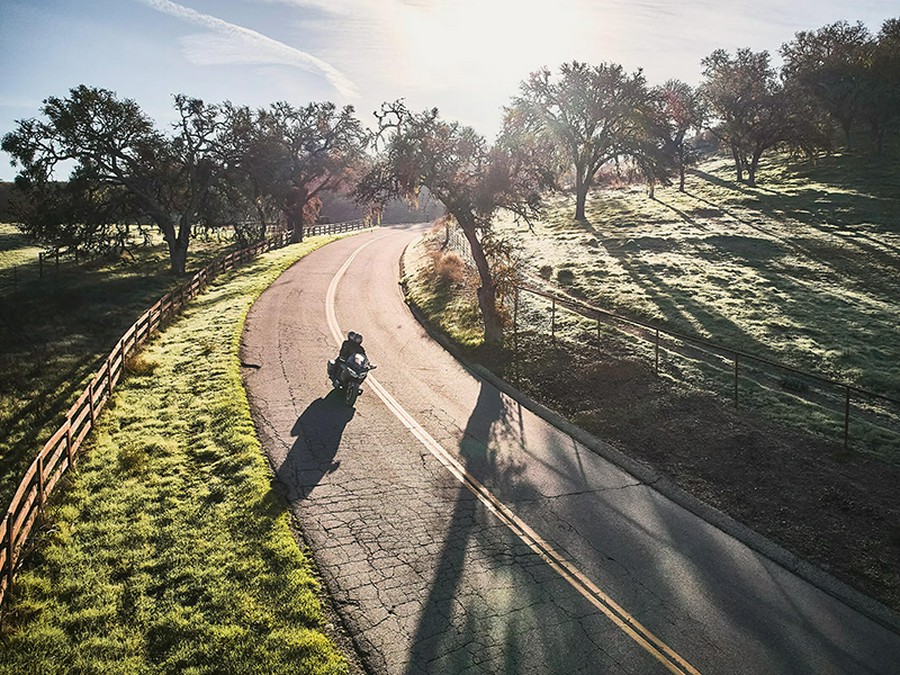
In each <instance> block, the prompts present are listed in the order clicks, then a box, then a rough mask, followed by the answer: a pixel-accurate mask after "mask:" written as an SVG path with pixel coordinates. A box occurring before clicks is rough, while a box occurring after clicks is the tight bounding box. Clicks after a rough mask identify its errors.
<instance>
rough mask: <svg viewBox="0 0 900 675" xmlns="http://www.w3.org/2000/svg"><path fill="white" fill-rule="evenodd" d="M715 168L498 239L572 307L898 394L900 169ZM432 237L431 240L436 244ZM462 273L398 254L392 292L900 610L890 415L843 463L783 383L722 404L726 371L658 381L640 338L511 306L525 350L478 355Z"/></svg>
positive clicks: (537, 391) (676, 475)
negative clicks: (507, 241) (585, 217)
mask: <svg viewBox="0 0 900 675" xmlns="http://www.w3.org/2000/svg"><path fill="white" fill-rule="evenodd" d="M779 167H780V169H779ZM727 168H728V167H727V164H726V163H715V162H714V163H712V164H708V165H705V166H703V167H701V169H700V171H701V172H702V174H701V173H695V174H694V175H693V176H692V177H691V180H690V181H689V183H688V190H689V192H688V194H686V195H679V194H677V193H676V191H675V190H657V200H655V201H654V200H651V199H649V198H648V197H647V195H646V193H645V192H644V191H643V190H641V189H639V188H629V187H624V188H619V189H605V190H598V191H596V192H595V193H594V194H593V195H592V198H591V200H590V202H589V209H590V210H589V214H590V221H589V222H587V223H578V222H575V221H574V220H573V219H572V218H571V208H570V207H571V203H570V202H568V201H566V200H560V202H559V203H557V204H556V205H555V207H556V208H555V209H554V211H553V215H551V217H550V218H548V219H546V220H545V221H543V222H540V223H537V224H536V225H535V228H534V232H533V233H532V232H527V231H522V230H521V229H517V228H516V226H515V225H514V224H513V223H511V222H508V223H500V224H499V231H501V232H504V233H506V234H512V235H513V236H514V238H515V239H516V241H517V242H519V244H520V245H521V248H522V259H523V264H524V266H525V269H526V271H528V272H530V273H531V274H532V276H533V278H536V279H538V280H541V278H542V277H543V278H544V279H546V281H547V282H548V283H549V284H552V285H553V286H556V287H559V288H562V289H563V290H564V291H566V292H568V293H570V294H571V295H573V296H575V297H579V298H583V299H585V300H587V301H590V302H592V303H594V304H597V305H599V306H601V307H603V306H605V307H610V308H613V309H616V310H618V311H619V312H620V313H622V314H625V315H626V316H635V317H638V318H651V319H655V320H657V321H664V322H666V323H668V325H669V326H670V327H672V328H675V329H678V330H682V331H685V332H690V333H693V334H699V335H701V336H706V337H710V338H713V339H715V340H716V341H718V342H720V343H725V344H731V345H734V346H736V347H739V348H741V347H742V348H744V349H746V350H748V351H750V352H752V353H755V354H759V355H760V356H769V357H770V358H774V359H776V360H778V361H781V362H787V363H788V364H794V365H797V366H799V367H801V368H807V369H815V370H820V371H824V373H825V374H827V375H831V376H835V377H841V378H846V379H847V380H848V381H851V382H856V383H858V384H861V385H862V386H868V387H871V388H873V389H875V390H876V391H882V392H884V393H886V394H888V395H893V396H896V395H897V392H898V391H900V389H898V388H900V371H898V367H900V366H898V364H900V351H898V350H900V342H898V341H897V339H896V327H897V325H900V303H898V302H897V298H900V286H898V283H900V276H898V275H897V274H896V273H894V272H893V271H892V270H896V269H898V266H900V230H898V228H897V225H896V223H897V220H896V217H897V216H898V215H900V211H898V208H900V201H898V199H897V198H896V197H895V196H894V195H896V194H897V192H894V191H892V190H891V189H889V186H890V185H893V184H894V183H896V182H897V181H898V180H900V178H898V177H900V172H897V173H891V172H885V171H881V172H876V175H873V173H872V171H871V170H869V171H868V172H867V173H866V174H865V175H866V176H867V180H866V181H858V182H857V183H853V184H852V185H843V184H841V185H839V184H836V183H835V184H832V183H830V182H829V181H836V180H837V179H836V178H835V176H843V175H845V174H846V166H845V167H844V170H843V171H842V170H839V167H837V168H836V167H835V166H833V165H828V166H826V167H825V172H824V173H822V172H818V173H815V174H814V175H812V176H804V175H802V174H801V173H800V172H799V169H795V170H792V171H789V170H788V167H786V166H783V165H779V164H777V163H773V164H770V165H769V166H768V167H767V170H768V171H770V172H775V171H776V170H782V171H785V172H786V176H787V179H786V180H785V181H784V182H783V183H782V184H781V185H780V187H773V186H772V184H770V185H765V184H764V185H763V187H761V188H759V189H758V190H756V191H749V192H747V191H742V189H740V188H738V187H735V186H733V185H730V184H729V177H728V176H727ZM870 169H871V167H870ZM829 176H830V177H829ZM814 181H817V182H814ZM898 187H900V186H898ZM773 193H774V194H773ZM767 195H768V196H767ZM701 198H702V199H703V200H706V202H713V203H714V204H717V206H715V208H714V207H713V206H710V205H709V204H706V203H705V202H703V201H701ZM672 207H674V209H675V210H673V208H672ZM779 210H781V211H784V212H785V213H784V214H781V215H779V213H778V211H779ZM744 221H746V222H744ZM432 238H433V242H434V246H435V247H439V246H440V244H441V242H442V241H443V232H435V233H434V234H433V235H432ZM797 247H801V248H799V249H798V248H797ZM461 265H462V258H460V256H459V254H457V253H456V252H454V251H452V250H451V251H444V252H435V251H434V250H433V249H432V250H428V249H427V248H425V247H424V246H416V247H411V248H410V249H409V251H408V252H407V266H406V268H405V275H406V277H405V279H404V283H405V287H406V288H407V289H408V295H409V298H410V301H411V302H413V303H415V304H416V305H417V306H418V307H419V308H420V309H422V310H423V313H424V314H425V315H426V316H427V317H428V318H429V321H430V322H431V323H432V324H433V325H435V326H436V327H437V328H439V329H440V330H441V331H443V332H444V333H446V334H447V335H448V336H449V337H450V339H452V340H453V341H455V342H456V343H457V344H459V345H460V346H461V347H463V349H464V351H465V353H466V354H467V356H468V357H469V358H471V359H473V360H475V361H479V362H481V363H482V364H483V365H485V366H487V367H489V368H490V369H492V370H493V371H494V372H495V373H496V374H497V375H499V376H500V377H503V378H505V379H506V380H507V381H510V382H511V383H512V384H514V385H515V386H516V387H518V388H519V389H520V390H521V391H523V392H524V393H526V394H527V395H529V396H530V397H532V398H533V399H535V400H537V401H539V402H541V403H543V404H545V405H547V406H549V407H550V408H552V409H554V410H556V411H557V412H558V413H560V414H561V415H563V416H564V417H566V418H567V419H570V420H571V421H572V422H573V423H575V424H577V425H578V426H580V427H582V428H583V429H585V430H586V431H588V432H590V433H592V434H594V435H595V436H597V437H598V438H601V439H603V440H604V441H606V442H608V443H610V444H612V445H613V446H615V447H617V448H618V449H619V450H620V451H622V452H624V453H625V454H627V455H629V456H631V457H632V458H634V459H636V460H638V461H641V462H645V463H647V464H649V465H652V466H654V467H655V468H656V469H657V470H658V471H660V472H661V473H662V474H663V475H666V476H667V477H668V478H670V479H671V480H672V481H673V482H674V483H675V484H676V485H679V486H680V487H681V488H683V489H684V490H686V491H687V492H689V493H691V494H693V495H694V496H696V497H697V498H699V499H700V500H702V501H704V502H705V503H707V504H709V505H711V506H713V507H715V508H717V509H719V510H720V511H723V512H724V513H727V514H728V515H730V516H731V517H733V518H734V519H735V520H737V521H739V522H741V523H743V524H744V525H746V526H747V527H749V528H751V529H753V530H754V531H756V532H758V533H760V534H762V535H763V536H765V537H767V538H768V539H770V540H772V541H775V542H777V543H779V544H780V545H782V546H783V547H784V548H786V549H787V550H789V551H791V552H792V553H794V554H796V555H797V556H799V557H800V558H802V559H804V560H807V561H809V562H811V563H813V564H814V565H816V566H817V567H819V568H821V569H824V570H825V571H828V572H830V573H831V574H832V575H834V576H835V577H837V578H839V579H840V580H842V581H844V582H845V583H847V584H849V585H850V586H853V587H855V588H856V589H857V590H860V591H862V592H863V593H865V594H867V595H869V596H870V597H873V598H876V599H877V600H879V601H881V602H882V603H884V604H885V605H887V606H888V607H890V608H892V609H894V610H895V611H900V572H898V570H900V504H898V502H897V499H896V486H897V485H898V481H900V456H898V454H897V448H898V439H900V436H898V435H897V432H896V420H897V411H896V410H894V411H893V412H892V413H891V414H892V415H893V418H892V420H888V421H889V422H891V423H892V424H893V427H892V430H893V431H892V434H891V435H890V437H884V438H882V437H880V436H879V434H880V433H881V431H880V428H879V429H875V430H874V431H871V430H869V429H866V428H864V425H863V424H861V423H860V422H859V421H857V418H854V419H853V420H851V425H850V435H851V452H850V453H849V454H848V453H845V452H844V451H843V448H842V443H841V440H842V431H843V428H842V419H841V416H840V414H832V413H831V412H829V413H828V414H824V413H823V409H822V408H816V407H813V406H812V405H806V404H804V401H803V400H801V398H800V397H798V396H793V393H792V391H791V389H789V388H788V387H787V386H786V384H794V383H782V384H781V386H780V387H779V386H778V385H777V384H775V385H774V386H768V387H766V389H765V391H761V389H762V387H755V388H754V387H752V385H751V384H749V383H748V382H747V381H746V379H744V380H742V382H741V392H740V397H741V407H740V408H739V409H735V407H734V404H733V398H732V386H733V382H731V381H729V377H728V375H729V373H728V372H727V364H726V370H725V371H724V375H723V377H722V381H719V382H713V379H714V378H715V377H716V374H712V375H710V374H709V373H706V372H702V371H703V368H702V367H701V366H703V364H702V363H698V362H697V361H696V360H694V361H692V360H691V359H686V358H683V357H681V356H678V355H676V356H671V357H670V356H665V357H663V358H661V375H662V376H660V375H657V374H656V373H655V372H654V354H653V346H652V343H644V342H639V341H636V340H635V339H634V338H633V337H631V336H627V335H625V334H624V333H621V332H619V331H617V330H614V329H612V328H608V327H606V326H603V327H602V329H601V334H600V336H599V337H598V332H597V326H596V324H595V323H593V322H589V321H585V320H580V319H579V318H577V317H576V316H575V315H573V314H569V313H567V312H558V313H557V315H556V341H553V340H552V339H551V337H550V312H549V303H545V304H543V305H541V306H537V304H536V303H531V304H529V303H527V302H522V301H520V303H519V307H518V317H519V322H520V323H519V334H518V342H519V347H520V348H519V351H518V352H515V351H514V350H511V349H509V350H504V351H501V352H499V353H495V352H491V353H489V352H487V351H485V350H483V349H481V348H480V346H479V345H480V342H481V340H480V326H479V316H478V315H477V312H475V313H473V309H472V308H473V307H476V306H477V303H476V302H475V301H474V297H475V295H474V294H475V291H474V287H475V286H477V280H473V276H472V274H471V272H470V271H468V270H466V269H461V268H460V266H461ZM463 267H465V266H464V265H463ZM572 374H577V376H576V377H573V376H572ZM720 375H721V374H720ZM802 384H803V383H796V384H795V385H794V386H800V385H802ZM710 385H714V386H710ZM779 389H781V391H779ZM776 398H777V399H778V400H777V401H776ZM838 404H840V401H838ZM854 405H859V404H858V403H855V404H854ZM832 412H833V411H832ZM810 430H814V431H816V432H817V433H809V431H810ZM860 450H865V452H861V451H860ZM885 460H886V461H885Z"/></svg>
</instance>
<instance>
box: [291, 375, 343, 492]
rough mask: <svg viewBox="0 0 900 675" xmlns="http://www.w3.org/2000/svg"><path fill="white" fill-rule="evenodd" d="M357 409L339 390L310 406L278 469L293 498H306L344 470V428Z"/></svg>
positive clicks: (292, 432)
mask: <svg viewBox="0 0 900 675" xmlns="http://www.w3.org/2000/svg"><path fill="white" fill-rule="evenodd" d="M355 413H356V410H355V409H354V408H352V407H350V406H348V405H346V404H345V403H344V401H343V399H342V398H341V396H340V392H338V391H337V390H334V391H331V392H330V393H329V394H328V395H326V396H324V397H321V398H317V399H316V400H315V401H313V402H312V403H310V404H309V406H307V408H306V410H304V411H303V413H302V414H301V415H300V417H298V418H297V421H296V422H295V423H294V426H293V428H292V429H291V436H292V437H294V438H296V440H295V441H294V444H293V445H292V446H291V450H290V452H289V453H288V455H287V457H286V458H285V460H284V463H283V464H282V465H281V467H280V468H279V469H278V479H279V480H280V481H281V483H282V484H283V485H285V486H288V489H289V490H290V491H291V492H293V490H294V489H296V490H297V491H298V493H297V494H292V495H289V498H291V499H294V498H297V497H301V498H306V497H308V496H309V495H310V493H312V491H313V489H315V487H316V486H317V485H318V484H319V481H321V480H322V478H323V477H324V476H325V475H326V474H329V473H332V472H334V471H336V470H337V469H338V467H340V465H341V462H340V460H339V459H335V457H336V456H337V450H338V446H340V444H341V438H342V436H343V435H344V429H345V428H346V426H347V424H348V423H349V422H350V420H351V419H353V415H354V414H355Z"/></svg>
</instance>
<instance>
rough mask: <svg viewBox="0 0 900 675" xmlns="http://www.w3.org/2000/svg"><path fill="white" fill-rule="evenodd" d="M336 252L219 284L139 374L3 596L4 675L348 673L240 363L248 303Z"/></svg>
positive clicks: (136, 368)
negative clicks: (286, 275)
mask: <svg viewBox="0 0 900 675" xmlns="http://www.w3.org/2000/svg"><path fill="white" fill-rule="evenodd" d="M325 241H326V240H324V239H318V240H311V241H310V242H308V243H306V244H303V245H299V246H290V247H287V248H285V249H281V250H279V251H275V252H271V253H269V254H266V255H264V256H262V257H261V258H259V259H258V260H257V261H255V262H253V263H251V264H249V265H248V266H246V267H244V268H242V269H240V270H238V271H237V272H236V273H232V274H228V275H223V276H222V277H220V279H219V280H217V281H216V282H215V283H214V284H213V285H212V287H211V288H210V289H209V290H207V291H206V292H205V293H204V294H203V295H202V296H201V297H200V298H199V299H198V300H196V301H194V302H193V303H191V305H190V306H189V307H188V309H187V311H186V313H185V315H184V317H183V318H182V319H180V320H178V321H177V322H176V323H175V324H173V325H172V326H170V327H169V328H168V329H167V330H166V331H165V332H164V333H163V334H162V335H161V336H159V337H158V338H157V339H155V340H154V341H153V342H152V343H151V344H150V345H149V346H148V347H147V348H146V349H145V351H144V352H142V354H141V356H140V357H139V358H138V359H134V360H133V361H132V363H130V364H129V369H130V370H131V372H132V374H131V375H130V377H129V378H127V379H126V380H125V381H124V383H123V384H122V385H120V387H119V388H118V389H117V391H116V393H115V395H114V398H113V401H112V405H111V407H110V408H108V409H107V410H106V411H104V413H103V415H102V416H101V419H100V423H99V426H98V428H97V429H96V430H95V432H94V433H93V434H92V436H91V437H90V440H89V443H88V447H87V449H86V451H85V454H84V455H83V456H82V459H81V461H80V464H79V465H78V468H77V471H75V472H74V474H71V478H70V485H69V486H68V489H67V490H65V491H64V492H63V493H62V494H61V495H60V496H59V497H57V495H54V499H53V500H52V503H51V505H50V506H49V508H48V512H47V516H48V517H47V522H48V523H50V524H51V525H49V526H48V527H46V528H44V530H43V531H42V533H41V534H40V535H38V537H37V541H36V544H37V552H36V553H35V554H34V555H32V557H31V558H30V559H29V560H28V562H27V564H26V567H25V568H24V569H23V570H22V571H21V572H20V573H19V575H18V577H17V581H16V584H15V586H14V587H13V591H12V593H11V595H10V596H9V597H8V599H7V600H6V601H5V603H4V604H5V607H4V611H5V612H6V613H7V616H6V617H5V619H4V621H3V623H2V627H0V631H2V632H0V638H2V639H0V672H3V673H42V674H43V673H68V672H85V673H93V672H96V673H101V672H102V673H155V672H171V673H185V672H190V673H214V672H303V673H338V672H346V671H347V664H346V661H345V659H344V658H343V656H342V655H341V654H340V653H339V652H338V651H337V649H336V648H335V646H334V645H333V643H332V642H331V641H330V640H329V638H327V637H326V636H325V635H324V634H323V632H322V628H323V626H324V624H325V619H324V617H323V615H322V610H321V607H320V604H319V600H318V594H319V592H320V589H319V585H318V583H317V581H316V579H315V576H314V574H313V571H312V569H311V567H310V562H309V559H308V558H307V557H306V555H304V553H303V552H302V551H301V550H300V548H299V547H298V544H297V542H296V540H295V538H294V536H293V535H292V532H291V527H290V518H289V515H288V512H287V511H286V505H285V502H284V500H283V499H282V498H281V497H280V496H279V495H278V493H276V492H275V491H274V490H273V488H272V486H271V483H270V470H269V467H268V465H267V463H266V461H265V459H264V457H263V454H262V452H261V449H260V445H259V441H258V440H257V438H256V435H255V432H254V428H253V423H252V420H251V417H250V410H249V404H248V402H247V398H246V395H245V393H244V389H243V385H242V382H241V376H240V362H239V357H238V349H239V343H240V336H241V332H242V328H243V323H244V319H245V317H246V313H247V311H248V310H249V307H250V306H251V304H252V302H253V300H254V299H255V298H256V297H257V296H258V295H259V294H260V293H261V292H262V291H263V290H264V289H265V288H266V287H267V286H268V285H270V284H271V283H272V281H274V280H275V279H276V278H277V276H278V275H279V274H280V273H281V272H282V271H283V270H284V269H286V268H287V267H288V266H289V265H290V264H292V263H293V262H295V261H296V260H297V259H298V258H300V257H301V256H302V255H304V254H306V253H307V252H308V251H310V250H312V249H313V248H315V247H317V246H319V245H321V244H323V243H325Z"/></svg>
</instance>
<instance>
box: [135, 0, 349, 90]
mask: <svg viewBox="0 0 900 675" xmlns="http://www.w3.org/2000/svg"><path fill="white" fill-rule="evenodd" d="M141 1H142V2H143V3H144V4H146V5H149V6H150V7H152V8H153V9H156V10H158V11H160V12H164V13H166V14H169V15H170V16H174V17H177V18H179V19H183V20H185V21H188V22H190V23H193V24H196V25H199V26H203V27H204V28H206V29H208V30H210V31H212V32H213V35H208V34H202V35H193V36H190V37H189V38H187V39H186V40H185V41H184V46H185V53H186V55H187V57H188V58H189V59H190V60H191V61H192V62H194V63H197V64H199V65H226V64H238V63H243V64H248V63H249V64H280V65H286V66H294V67H297V68H301V69H303V70H306V71H313V72H321V73H323V74H324V75H325V77H326V78H328V81H329V82H331V84H332V85H333V86H334V87H335V89H337V90H338V91H339V92H340V93H341V94H342V95H344V96H346V97H348V98H356V97H357V96H358V93H357V90H356V86H355V85H354V84H353V82H351V81H350V79H349V78H347V77H346V76H345V75H344V74H343V73H342V72H341V71H339V70H338V69H337V68H335V67H334V66H332V65H331V64H329V63H327V62H325V61H323V60H322V59H319V58H316V57H315V56H313V55H312V54H309V53H307V52H304V51H301V50H299V49H296V48H294V47H291V46H290V45H286V44H284V43H283V42H279V41H278V40H273V39H272V38H270V37H266V36H265V35H263V34H262V33H257V32H256V31H254V30H251V29H249V28H244V27H243V26H238V25H236V24H233V23H228V22H227V21H223V20H222V19H219V18H216V17H214V16H211V15H209V14H201V13H200V12H198V11H196V10H193V9H191V8H190V7H185V6H183V5H179V4H176V3H174V2H171V1H170V0H141Z"/></svg>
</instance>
